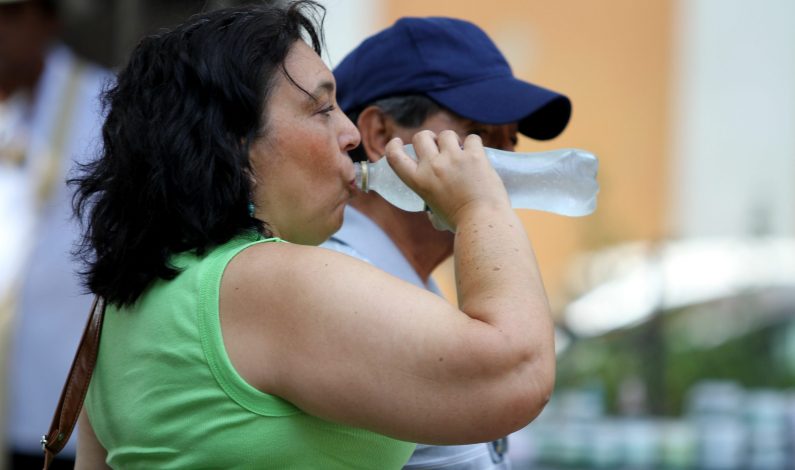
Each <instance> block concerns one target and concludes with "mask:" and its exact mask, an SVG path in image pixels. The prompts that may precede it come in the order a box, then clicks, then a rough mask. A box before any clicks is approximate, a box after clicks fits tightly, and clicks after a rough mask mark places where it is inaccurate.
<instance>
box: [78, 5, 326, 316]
mask: <svg viewBox="0 0 795 470" xmlns="http://www.w3.org/2000/svg"><path fill="white" fill-rule="evenodd" d="M324 13H325V9H324V8H323V7H322V6H321V5H319V4H317V3H315V2H313V1H309V0H301V1H296V2H292V3H290V4H288V5H286V6H278V5H265V4H262V5H253V6H246V7H237V8H229V9H224V10H217V11H214V12H210V13H206V14H201V15H197V16H194V17H192V18H191V19H190V20H188V21H187V22H186V23H185V24H183V25H181V26H179V27H177V28H175V29H173V30H171V31H167V32H163V33H161V34H156V35H153V36H150V37H147V38H145V39H143V40H142V41H141V42H140V43H139V44H138V46H137V47H136V48H135V50H134V51H133V53H132V55H131V57H130V60H129V63H128V64H127V65H126V67H125V68H124V69H123V70H122V71H121V72H120V73H119V75H118V78H117V81H116V83H115V84H113V85H112V86H111V87H110V88H109V89H107V90H106V91H105V92H104V94H103V105H104V107H105V110H106V112H107V118H106V120H105V124H104V126H103V128H102V138H103V144H104V145H103V149H102V152H101V155H100V158H98V159H96V160H95V161H93V162H91V163H89V164H88V165H85V166H83V167H82V168H81V169H80V170H81V173H80V174H79V175H78V176H77V177H75V178H72V179H71V180H70V181H69V183H70V184H71V185H74V186H76V192H75V195H74V199H73V206H74V210H75V214H76V216H77V217H78V219H80V220H81V221H82V222H83V223H84V233H83V240H82V244H81V245H80V246H78V247H77V249H76V254H77V256H78V257H79V258H80V259H81V260H82V261H83V262H84V263H85V265H86V269H85V270H84V271H83V273H82V275H83V278H84V283H85V285H86V286H87V288H88V289H89V290H90V291H91V292H93V293H95V294H98V295H100V296H102V297H104V298H105V300H106V301H107V302H109V303H113V304H116V305H120V306H121V305H130V304H132V303H134V302H135V301H136V300H137V299H138V297H139V296H140V295H141V293H142V292H143V291H144V290H145V289H146V288H147V287H148V286H149V285H150V284H151V283H152V282H153V281H155V280H156V279H158V278H160V279H173V278H174V277H175V276H176V275H177V274H179V271H178V270H177V269H176V268H175V267H174V266H173V265H171V264H170V258H171V257H172V255H173V254H175V253H180V252H183V251H187V250H195V252H197V253H199V254H201V253H204V252H206V251H207V250H208V249H210V248H212V247H214V246H217V245H219V244H223V243H225V242H226V241H228V240H230V239H231V238H233V237H235V236H236V235H238V234H240V233H242V232H245V231H247V230H257V231H259V232H260V233H262V234H263V235H266V236H267V235H270V231H269V230H268V228H267V225H266V224H265V223H264V222H262V221H260V220H258V219H256V218H254V217H253V216H252V215H250V214H249V210H248V205H249V202H250V201H251V195H252V194H251V193H252V184H251V177H250V175H251V168H250V164H249V146H250V145H251V143H252V142H253V141H254V140H255V139H256V138H258V137H260V136H261V135H263V134H265V133H267V119H268V117H267V115H266V103H267V102H268V97H269V92H270V90H271V88H272V86H273V84H274V79H275V77H276V76H277V75H278V74H279V73H283V74H285V75H286V76H287V78H288V79H290V81H291V82H292V83H293V84H295V82H294V81H292V79H291V78H290V77H289V74H287V70H286V69H285V68H284V60H285V58H286V56H287V54H288V52H289V50H290V48H291V47H292V46H293V44H294V43H295V42H296V41H299V40H302V39H303V38H304V37H306V38H307V40H308V42H309V43H310V44H311V46H312V47H313V48H314V50H315V51H316V52H317V53H318V55H320V51H321V47H322V23H323V15H324Z"/></svg>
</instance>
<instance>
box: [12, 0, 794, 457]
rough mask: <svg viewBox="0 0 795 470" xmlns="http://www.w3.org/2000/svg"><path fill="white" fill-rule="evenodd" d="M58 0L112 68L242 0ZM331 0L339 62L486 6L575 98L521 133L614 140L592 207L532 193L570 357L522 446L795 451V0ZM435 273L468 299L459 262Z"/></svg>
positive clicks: (70, 24)
mask: <svg viewBox="0 0 795 470" xmlns="http://www.w3.org/2000/svg"><path fill="white" fill-rule="evenodd" d="M58 3H60V5H59V6H60V8H59V14H60V15H61V17H62V20H63V24H64V30H63V38H64V40H65V42H66V43H67V44H68V45H70V46H71V47H72V48H73V49H74V50H75V51H76V52H78V53H79V54H81V55H82V56H84V57H86V58H88V59H90V60H92V61H94V62H96V63H98V64H101V65H103V66H105V67H107V68H111V69H112V68H115V67H118V66H119V65H120V64H123V63H124V59H125V57H126V55H127V54H128V52H129V50H130V49H131V48H132V47H133V46H134V45H135V43H136V42H137V41H138V39H139V38H140V37H141V36H142V35H143V34H146V33H149V32H153V31H156V30H157V29H158V28H161V27H167V26H170V25H173V24H175V23H177V22H179V21H181V20H182V19H184V18H185V17H187V16H188V15H190V14H192V13H195V12H197V11H200V10H201V9H208V8H217V7H223V6H229V5H234V4H237V3H244V2H235V1H221V0H217V1H190V0H179V1H168V2H166V1H154V0H141V1H136V0H108V1H105V0H63V1H61V2H58ZM321 3H322V4H324V5H325V6H326V8H327V16H326V41H327V46H328V51H327V56H326V57H325V59H326V61H327V63H328V64H329V65H330V66H331V67H333V66H334V64H335V63H338V62H339V61H340V60H341V59H342V58H343V57H344V55H345V53H346V52H347V51H348V50H350V49H352V48H353V47H354V46H355V45H357V44H358V43H359V42H360V41H361V40H362V39H364V38H365V37H367V36H369V35H370V34H372V33H374V32H376V31H378V30H380V29H382V28H384V27H386V26H388V25H390V24H391V23H392V22H394V21H395V20H396V19H397V18H399V17H401V16H430V15H434V16H436V15H439V16H453V17H458V18H463V19H467V20H470V21H472V22H474V23H476V24H478V25H479V26H480V27H481V28H483V29H484V30H485V31H486V32H487V33H488V34H489V35H490V36H491V38H492V39H493V40H494V41H495V42H496V43H497V45H498V46H499V47H500V49H501V50H502V51H503V52H504V53H505V55H506V57H507V58H508V61H509V62H510V63H511V64H512V66H513V69H514V73H515V75H517V76H518V77H520V78H523V79H526V80H529V81H532V82H534V83H536V84H539V85H542V86H547V87H549V88H552V89H554V90H557V91H561V92H563V93H565V94H567V95H568V96H569V97H570V98H571V100H572V103H573V115H572V120H571V122H570V124H569V126H568V128H567V129H566V130H565V131H564V132H563V134H562V135H561V136H560V137H558V138H556V139H554V140H552V141H549V142H544V143H539V142H535V141H531V140H529V139H522V140H520V143H519V147H518V150H520V151H539V150H545V149H551V148H560V147H579V148H584V149H587V150H589V151H591V152H594V153H595V154H596V155H597V156H598V157H599V159H600V174H599V181H600V184H601V193H600V195H599V200H598V208H597V210H596V212H595V213H594V214H593V215H590V216H587V217H583V218H565V217H560V216H556V215H551V214H546V213H532V212H522V213H521V214H520V215H521V218H522V220H523V222H524V223H525V225H526V228H527V231H528V233H529V234H530V235H531V238H532V240H533V243H534V247H535V250H536V253H537V255H538V258H539V262H540V265H541V270H542V273H543V276H544V280H545V284H546V286H547V289H548V293H549V298H550V302H551V305H552V307H553V310H554V312H555V315H556V318H557V320H558V325H559V331H558V341H557V348H558V352H559V366H558V381H557V389H556V392H555V394H554V395H553V398H552V401H551V403H550V405H549V406H548V407H547V409H546V410H545V411H544V412H543V414H542V415H541V416H540V417H539V419H538V420H536V421H535V422H534V423H533V424H531V425H530V426H528V427H527V428H526V429H524V430H522V431H521V432H519V433H518V434H516V435H514V437H513V438H512V440H511V443H510V446H511V447H510V453H511V456H512V459H513V462H514V468H517V469H525V468H528V469H529V468H538V469H558V468H631V469H643V468H649V469H651V468H666V469H669V468H670V469H680V468H681V469H702V468H703V469H746V468H749V469H785V468H787V469H789V468H795V465H794V464H793V462H795V184H793V180H795V2H792V1H790V0H757V1H755V2H748V1H744V0H646V1H642V2H640V1H637V0H600V1H583V0H557V1H554V2H550V1H547V0H498V1H491V2H485V1H476V0H434V1H427V0H423V1H420V0H323V1H321ZM9 223H13V221H10V222H9V221H3V222H2V224H3V226H4V227H5V226H6V224H9ZM2 230H5V228H4V229H2ZM0 262H2V261H0ZM434 277H435V278H436V279H437V281H438V282H439V283H440V285H441V287H442V289H443V291H444V292H445V294H446V295H447V296H448V297H449V298H450V299H451V300H454V298H455V296H454V294H453V281H452V269H451V266H450V264H449V263H448V264H445V265H443V266H442V267H441V268H440V269H439V270H438V271H437V272H436V273H435V275H434ZM10 318H11V317H9V316H6V318H0V329H2V328H3V326H2V325H8V324H9V323H10V321H11V320H10ZM7 330H8V328H6V331H5V332H4V335H5V336H3V338H4V339H7V337H8V334H9V333H8V332H7ZM48 405H49V404H48ZM54 405H55V403H52V406H54ZM44 431H45V429H42V432H44Z"/></svg>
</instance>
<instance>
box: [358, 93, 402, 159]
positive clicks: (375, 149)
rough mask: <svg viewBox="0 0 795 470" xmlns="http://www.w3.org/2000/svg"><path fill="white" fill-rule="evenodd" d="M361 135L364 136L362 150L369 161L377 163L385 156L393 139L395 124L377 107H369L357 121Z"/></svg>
mask: <svg viewBox="0 0 795 470" xmlns="http://www.w3.org/2000/svg"><path fill="white" fill-rule="evenodd" d="M356 126H357V127H358V128H359V134H361V136H362V143H361V145H362V150H364V153H365V154H366V155H367V160H369V161H371V162H375V161H378V160H380V159H381V157H383V156H384V152H385V149H386V144H387V143H388V142H389V141H390V140H391V139H392V137H393V136H394V131H395V123H394V121H393V120H392V118H390V117H389V116H387V115H386V114H384V112H383V111H381V109H380V108H379V107H377V106H368V107H366V108H364V110H363V111H362V112H361V113H359V119H358V120H357V121H356Z"/></svg>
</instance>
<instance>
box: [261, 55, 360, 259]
mask: <svg viewBox="0 0 795 470" xmlns="http://www.w3.org/2000/svg"><path fill="white" fill-rule="evenodd" d="M284 65H285V68H286V69H287V72H288V73H289V74H290V77H292V79H293V80H295V82H296V83H297V84H298V85H300V86H301V88H303V89H304V90H306V91H308V92H309V93H310V94H311V96H309V95H307V94H306V93H305V92H303V91H302V90H300V89H299V88H298V87H296V86H295V85H294V84H293V83H291V82H290V80H289V79H288V78H287V77H285V76H283V75H280V76H278V77H277V78H276V79H275V83H274V87H273V90H272V91H271V96H270V100H269V103H268V104H267V109H266V123H265V135H264V136H263V137H261V138H259V139H257V141H255V142H254V144H253V145H252V146H251V153H250V158H251V165H252V168H253V170H254V178H255V180H256V181H255V183H254V204H255V206H256V212H257V217H258V218H260V219H262V220H265V221H266V222H267V223H268V224H269V226H270V228H271V229H272V230H273V232H274V235H276V236H279V237H281V238H283V239H285V240H288V241H290V242H293V243H301V244H306V245H318V244H320V243H322V242H323V241H325V240H326V239H327V238H328V237H329V236H331V235H332V234H333V233H334V232H336V231H337V229H339V227H340V226H341V225H342V215H343V209H344V208H345V204H346V203H347V202H348V200H349V199H350V198H351V196H352V195H353V193H354V184H353V178H354V171H353V163H352V162H351V159H350V157H348V154H347V152H348V151H349V150H351V149H353V148H354V147H356V146H357V145H358V144H359V131H358V130H357V129H356V126H354V125H353V123H352V122H351V121H350V120H349V119H348V118H347V117H346V116H345V114H344V113H343V112H342V111H340V110H339V108H337V102H336V97H335V88H336V85H335V82H334V76H333V75H332V74H331V72H330V71H329V69H328V68H327V67H326V65H325V64H324V63H323V61H321V60H320V57H318V55H317V54H316V53H315V51H313V50H312V49H311V48H310V47H309V46H307V45H306V44H305V43H304V42H303V41H297V42H296V43H295V44H294V45H293V46H292V48H291V50H290V52H289V53H288V55H287V58H286V59H285V62H284Z"/></svg>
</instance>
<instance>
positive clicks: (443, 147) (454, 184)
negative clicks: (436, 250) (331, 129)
mask: <svg viewBox="0 0 795 470" xmlns="http://www.w3.org/2000/svg"><path fill="white" fill-rule="evenodd" d="M412 143H413V144H414V150H415V153H416V154H417V160H416V161H415V160H414V159H412V158H411V157H409V156H408V154H406V152H405V151H404V149H403V142H402V141H401V140H400V139H398V138H395V139H392V141H390V142H389V144H388V145H387V147H386V157H387V160H388V161H389V164H390V165H391V166H392V168H393V169H394V170H395V173H396V174H397V175H398V176H399V177H400V178H401V179H402V180H403V181H404V182H405V183H406V184H407V185H408V186H409V187H410V188H411V189H412V190H414V191H415V192H416V193H417V194H419V195H420V196H421V197H422V198H423V199H424V200H425V202H426V204H427V205H428V206H429V207H430V208H431V210H432V211H433V214H434V215H433V217H435V218H437V220H436V221H434V226H437V227H439V226H441V227H444V228H449V229H451V230H452V231H455V229H456V227H457V225H458V221H459V219H460V216H461V213H462V211H466V210H468V208H470V207H472V205H479V204H486V205H490V206H492V207H499V206H507V207H510V202H509V200H508V195H507V193H506V191H505V186H504V185H503V183H502V181H501V180H500V177H499V176H498V175H497V173H496V172H495V171H494V169H493V168H492V167H491V164H490V163H489V160H488V158H487V157H486V154H485V152H484V150H483V143H482V142H481V140H480V137H478V136H476V135H469V136H467V137H466V139H465V140H464V144H463V147H462V146H461V143H460V140H459V138H458V135H457V134H456V133H455V132H453V131H443V132H441V133H440V134H439V135H438V137H437V136H436V134H434V133H433V132H431V131H428V130H426V131H421V132H418V133H417V134H415V135H414V138H413V139H412Z"/></svg>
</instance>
